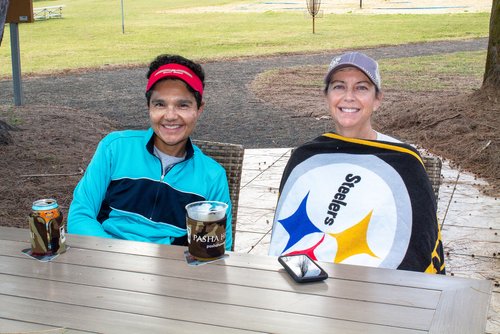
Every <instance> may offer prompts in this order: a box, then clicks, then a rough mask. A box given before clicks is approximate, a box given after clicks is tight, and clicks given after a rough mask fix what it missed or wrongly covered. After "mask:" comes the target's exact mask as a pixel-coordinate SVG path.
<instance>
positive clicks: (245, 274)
mask: <svg viewBox="0 0 500 334" xmlns="http://www.w3.org/2000/svg"><path fill="white" fill-rule="evenodd" d="M26 232H27V230H23V229H12V228H3V227H0V305H11V306H12V307H10V308H9V309H3V308H2V309H0V328H1V325H2V320H3V319H8V320H6V321H9V323H10V324H11V325H12V324H16V323H19V322H21V321H25V323H27V324H34V325H35V326H38V325H40V326H42V325H43V326H49V328H50V327H51V326H52V327H67V328H69V329H74V330H87V331H96V332H106V333H109V332H114V331H115V330H116V332H136V333H142V332H146V330H147V332H148V333H150V332H156V331H157V329H160V328H163V331H161V330H159V331H158V332H164V329H165V328H169V329H170V328H173V329H175V332H194V331H203V332H221V331H222V332H223V331H224V330H227V331H229V332H231V331H232V332H234V331H240V330H243V329H245V330H252V331H257V332H273V333H274V332H276V333H281V332H282V333H289V332H291V331H293V332H299V333H300V332H304V333H309V332H318V333H321V332H325V333H326V332H328V333H330V332H332V331H333V332H339V333H363V334H365V333H439V334H441V333H469V332H476V331H477V330H478V329H483V331H484V326H485V324H486V321H485V320H486V319H485V318H486V310H487V307H488V302H489V298H490V297H491V282H488V281H485V280H472V279H461V278H458V277H447V276H441V275H437V276H436V275H428V274H423V273H414V272H405V271H395V270H386V269H377V268H366V267H360V266H349V265H333V264H328V263H321V265H322V266H323V267H324V268H325V270H326V271H327V272H328V273H329V275H330V278H329V279H327V280H326V281H324V282H318V283H314V284H297V283H295V282H294V281H293V280H291V279H290V277H289V276H288V275H287V274H286V273H285V272H284V270H283V269H282V268H281V265H279V263H278V262H277V261H276V258H275V257H269V256H253V255H246V254H237V253H229V256H228V257H226V258H225V259H223V260H220V261H217V262H214V263H211V264H206V265H203V266H199V267H192V266H189V265H187V264H186V262H185V260H184V258H183V252H184V250H185V247H174V246H162V245H155V244H150V243H141V242H128V241H122V240H110V239H101V238H93V237H84V236H74V235H68V245H70V246H71V249H70V250H69V251H68V252H66V253H65V254H62V255H60V256H59V257H57V258H56V259H55V260H53V261H52V262H48V263H42V262H39V261H36V260H33V259H30V258H28V257H27V256H25V255H24V254H22V253H21V252H20V250H21V249H23V248H28V247H29V234H27V233H26ZM2 239H3V240H2ZM70 295H72V298H71V300H69V299H68V296H70ZM68 300H69V301H68ZM53 310H55V311H58V310H60V311H61V312H63V314H62V315H61V316H62V318H63V319H59V320H57V319H55V318H54V317H53V314H52V312H53ZM195 310H201V311H200V314H199V315H198V316H197V317H196V318H195V319H193V312H194V311H195ZM207 310H208V311H209V312H207ZM80 314H82V316H81V317H80ZM213 314H222V315H223V316H221V317H215V318H214V317H213ZM460 314H461V315H466V316H462V317H460V316H457V315H460ZM70 315H78V318H76V319H73V320H71V319H70V318H71V317H70ZM469 316H471V317H472V320H471V319H470V318H469ZM91 319H93V320H91ZM123 319H125V321H123ZM113 321H115V322H116V321H119V322H120V323H121V322H123V323H124V325H123V327H119V328H118V329H117V328H116V327H113V328H112V329H111V331H110V327H109V326H110V323H112V322H113ZM89 322H91V323H89ZM129 322H130V323H135V324H136V325H135V327H133V325H129ZM450 323H451V325H450ZM146 324H147V326H146ZM186 324H190V325H193V326H192V327H190V326H187V325H186ZM141 325H142V327H141ZM131 326H132V327H131ZM165 326H167V327H165ZM104 329H105V330H104Z"/></svg>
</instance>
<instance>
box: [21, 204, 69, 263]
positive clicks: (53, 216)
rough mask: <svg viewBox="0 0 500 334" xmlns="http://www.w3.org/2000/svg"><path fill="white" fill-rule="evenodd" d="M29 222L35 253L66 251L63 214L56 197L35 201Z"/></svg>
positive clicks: (49, 253) (51, 253)
mask: <svg viewBox="0 0 500 334" xmlns="http://www.w3.org/2000/svg"><path fill="white" fill-rule="evenodd" d="M28 223H29V226H30V236H31V253H32V254H33V255H55V254H61V253H64V252H65V251H66V237H65V234H64V223H63V215H62V212H61V210H59V205H58V204H57V201H56V200H55V199H52V198H49V199H39V200H36V201H34V202H33V205H32V207H31V213H30V215H29V217H28Z"/></svg>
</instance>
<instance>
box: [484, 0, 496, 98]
mask: <svg viewBox="0 0 500 334" xmlns="http://www.w3.org/2000/svg"><path fill="white" fill-rule="evenodd" d="M490 87H491V88H496V89H500V0H493V4H492V7H491V16H490V38H489V41H488V54H487V56H486V68H485V71H484V78H483V88H490Z"/></svg>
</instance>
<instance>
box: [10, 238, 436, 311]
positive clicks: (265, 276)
mask: <svg viewBox="0 0 500 334" xmlns="http://www.w3.org/2000/svg"><path fill="white" fill-rule="evenodd" d="M18 249H19V245H18V244H17V243H16V242H11V241H4V242H3V243H2V244H0V254H5V255H8V254H14V255H15V254H16V253H18V252H19V251H18ZM26 258H27V257H26ZM2 262H3V263H5V264H7V263H8V260H3V261H2ZM59 263H68V264H76V265H79V266H81V265H85V266H86V268H85V271H86V272H87V273H88V275H87V276H88V278H87V279H88V280H90V282H92V284H101V282H100V281H97V282H94V281H95V279H92V278H93V277H99V276H103V274H99V272H100V271H99V270H98V271H97V273H95V274H94V273H93V272H94V269H113V270H121V271H127V270H130V268H133V272H132V273H129V274H128V275H127V274H121V276H122V277H124V281H127V280H128V279H133V278H132V277H133V276H134V275H135V274H137V273H142V274H152V275H155V276H161V277H162V280H163V281H166V282H165V285H166V286H170V285H172V284H173V282H178V281H179V280H180V281H182V280H183V279H185V278H187V279H192V278H193V277H196V280H198V281H205V282H210V284H212V285H214V286H217V287H212V288H211V289H217V288H218V289H225V286H224V285H221V284H231V285H237V286H243V287H244V286H246V287H254V288H265V289H271V290H273V291H280V290H281V291H294V292H301V293H308V294H315V295H321V296H329V297H336V298H345V299H347V298H349V299H355V297H356V296H359V300H363V301H373V302H375V301H376V302H381V303H388V304H394V305H401V306H411V307H419V308H428V309H435V308H436V306H437V304H438V301H439V296H440V291H439V290H434V289H428V290H422V289H416V288H413V287H404V286H393V285H387V284H375V283H369V282H362V281H349V280H343V279H336V278H334V277H332V278H331V279H332V280H333V279H334V282H333V283H332V284H330V285H325V284H322V283H319V284H302V285H300V284H297V283H295V282H294V281H293V280H292V279H291V278H290V277H289V275H288V274H287V273H286V272H285V271H284V270H283V269H282V268H281V266H275V267H276V268H275V269H273V270H260V269H253V268H244V267H236V268H232V270H231V271H230V272H228V271H226V270H224V271H221V270H220V265H215V264H207V265H204V266H199V267H192V266H189V265H187V264H186V263H185V261H184V260H171V259H163V258H150V257H143V256H136V255H130V254H122V253H103V252H100V251H91V250H86V249H78V250H76V249H70V250H69V251H68V252H67V253H66V254H62V255H61V256H60V257H59V258H57V259H56V260H55V261H54V262H52V264H53V266H54V267H57V266H56V264H59ZM42 265H43V264H42ZM30 266H31V265H30ZM11 267H12V268H16V270H17V269H21V267H20V266H19V265H18V266H17V267H15V266H11ZM0 268H2V264H0ZM74 270H75V271H76V272H79V271H80V270H78V268H76V269H74ZM276 271H279V276H277V275H276ZM51 273H52V272H51ZM221 273H222V274H221ZM18 274H19V273H18ZM25 275H29V273H25ZM105 276H106V277H110V276H111V274H110V273H107V274H105ZM58 277H62V274H59V273H58ZM125 277H126V278H125ZM157 279H158V278H157ZM114 284H116V281H115V282H114ZM375 286H376V287H375ZM138 288H139V287H138ZM144 288H147V287H144ZM182 293H188V291H182Z"/></svg>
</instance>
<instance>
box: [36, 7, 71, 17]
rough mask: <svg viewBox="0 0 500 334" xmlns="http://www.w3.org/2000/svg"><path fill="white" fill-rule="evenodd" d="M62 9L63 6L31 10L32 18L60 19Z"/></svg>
mask: <svg viewBox="0 0 500 334" xmlns="http://www.w3.org/2000/svg"><path fill="white" fill-rule="evenodd" d="M63 7H64V5H57V6H48V7H39V8H33V16H34V18H35V20H48V19H54V18H62V10H63Z"/></svg>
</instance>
